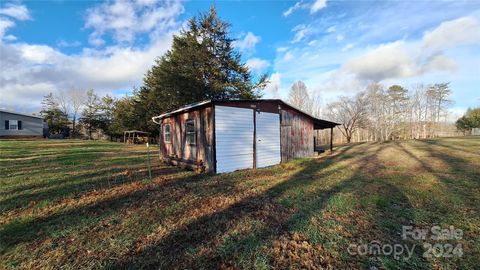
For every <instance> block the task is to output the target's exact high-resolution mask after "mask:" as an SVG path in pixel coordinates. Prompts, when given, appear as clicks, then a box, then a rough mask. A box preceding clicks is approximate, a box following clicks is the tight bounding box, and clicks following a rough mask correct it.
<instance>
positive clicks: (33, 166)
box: [0, 137, 480, 269]
mask: <svg viewBox="0 0 480 270" xmlns="http://www.w3.org/2000/svg"><path fill="white" fill-rule="evenodd" d="M151 154H152V156H153V159H152V167H153V175H154V178H153V179H152V180H149V179H148V177H147V176H148V173H147V172H146V168H147V156H146V148H145V146H131V145H129V146H125V145H123V144H115V143H107V142H85V141H61V140H54V141H52V140H50V141H0V269H2V268H5V269H10V268H12V269H13V268H20V269H45V268H62V269H93V268H107V269H118V268H127V269H136V268H154V269H158V268H161V269H168V268H178V269H189V268H195V269H201V268H230V269H237V268H242V269H248V268H250V269H272V268H273V269H278V268H280V269H288V268H290V269H299V268H303V269H318V268H332V269H333V268H335V269H345V268H367V269H368V268H369V267H371V266H375V267H377V268H379V269H412V268H415V269H478V263H479V261H480V171H479V167H480V166H479V165H480V138H478V137H477V138H474V137H469V138H446V139H438V140H425V141H402V142H387V143H364V144H357V145H349V146H343V147H339V148H338V149H336V151H335V152H334V153H333V154H326V155H324V156H322V157H320V158H317V159H301V160H294V161H291V162H287V163H284V164H281V165H279V166H275V167H272V168H267V169H260V170H245V171H239V172H235V173H230V174H223V175H199V174H195V173H193V172H188V171H182V170H178V169H175V168H173V167H170V166H167V165H164V164H161V163H159V162H158V159H157V158H155V154H156V152H155V151H153V152H152V153H151ZM403 225H408V226H413V227H414V228H430V227H431V226H434V225H438V226H440V227H441V228H449V226H454V228H455V229H461V230H462V231H463V236H462V238H461V239H459V240H454V241H453V240H450V241H447V240H443V241H439V243H442V244H445V243H451V244H454V245H457V244H461V245H462V251H463V255H462V256H459V254H458V253H456V256H453V257H451V258H444V257H440V256H439V257H436V256H431V257H427V258H425V257H424V256H423V253H424V252H426V251H428V247H425V246H424V244H425V242H428V241H423V240H414V239H411V238H408V239H403V238H402V235H401V233H402V226H403ZM372 241H378V242H380V244H382V245H383V244H401V245H406V246H411V247H414V252H413V254H412V255H411V257H409V259H406V257H405V256H404V257H401V258H399V259H396V258H394V256H393V255H391V254H390V255H389V254H377V255H375V254H373V255H372V254H367V255H359V254H353V255H352V254H351V253H350V252H349V247H351V246H352V244H353V245H356V246H360V245H362V244H366V243H372ZM434 243H437V242H432V244H434ZM357 253H358V252H357ZM434 254H437V255H438V254H439V253H438V252H437V253H434ZM440 255H441V254H440Z"/></svg>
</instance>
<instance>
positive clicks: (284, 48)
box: [276, 47, 288, 52]
mask: <svg viewBox="0 0 480 270" xmlns="http://www.w3.org/2000/svg"><path fill="white" fill-rule="evenodd" d="M287 50H288V47H279V48H277V50H276V51H277V52H286V51H287Z"/></svg>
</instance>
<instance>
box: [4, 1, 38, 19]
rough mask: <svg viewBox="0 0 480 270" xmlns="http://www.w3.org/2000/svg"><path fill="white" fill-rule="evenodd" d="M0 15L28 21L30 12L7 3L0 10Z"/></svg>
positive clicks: (25, 8)
mask: <svg viewBox="0 0 480 270" xmlns="http://www.w3.org/2000/svg"><path fill="white" fill-rule="evenodd" d="M0 15H5V16H9V17H12V18H14V19H16V20H19V21H25V20H30V19H31V18H32V17H31V16H30V11H29V10H28V9H27V7H26V6H24V5H18V4H13V3H8V4H6V5H5V7H3V8H0Z"/></svg>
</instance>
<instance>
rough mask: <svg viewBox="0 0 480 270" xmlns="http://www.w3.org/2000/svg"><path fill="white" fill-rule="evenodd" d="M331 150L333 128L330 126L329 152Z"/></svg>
mask: <svg viewBox="0 0 480 270" xmlns="http://www.w3.org/2000/svg"><path fill="white" fill-rule="evenodd" d="M332 151H333V128H330V152H332Z"/></svg>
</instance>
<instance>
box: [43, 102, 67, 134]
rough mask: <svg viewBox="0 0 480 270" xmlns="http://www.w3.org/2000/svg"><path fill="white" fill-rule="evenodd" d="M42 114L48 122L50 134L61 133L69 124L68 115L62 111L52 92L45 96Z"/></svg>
mask: <svg viewBox="0 0 480 270" xmlns="http://www.w3.org/2000/svg"><path fill="white" fill-rule="evenodd" d="M40 114H41V115H42V117H43V118H44V119H45V121H46V122H47V124H48V132H49V133H50V134H58V133H61V132H62V131H63V130H64V129H65V128H66V127H67V126H68V123H69V121H68V117H67V115H66V114H65V113H64V112H62V110H61V109H60V106H59V104H58V103H57V102H56V99H55V97H54V96H53V94H52V93H49V94H48V95H46V96H44V97H43V101H42V110H41V111H40Z"/></svg>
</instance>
